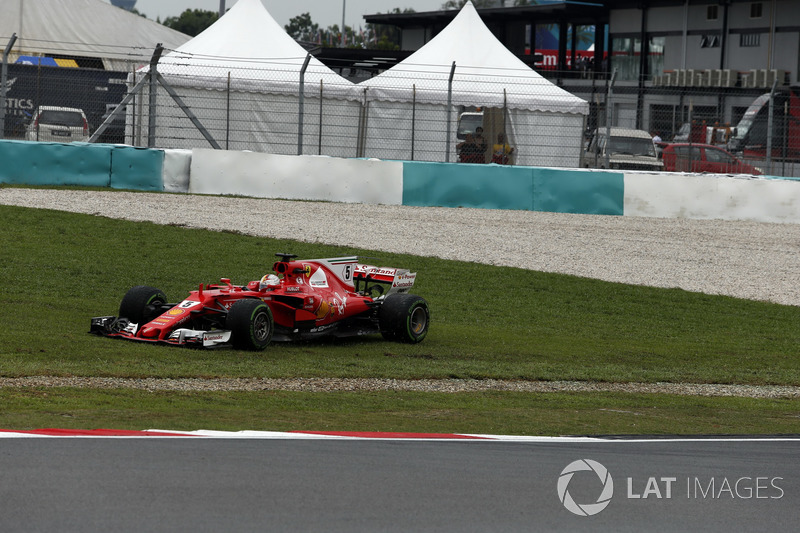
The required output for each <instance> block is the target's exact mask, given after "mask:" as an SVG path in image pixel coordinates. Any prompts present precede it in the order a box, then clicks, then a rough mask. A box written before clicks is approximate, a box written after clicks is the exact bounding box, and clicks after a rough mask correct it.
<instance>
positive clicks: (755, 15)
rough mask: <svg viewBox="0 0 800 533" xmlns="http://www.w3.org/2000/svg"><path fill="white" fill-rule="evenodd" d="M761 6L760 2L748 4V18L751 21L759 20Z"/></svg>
mask: <svg viewBox="0 0 800 533" xmlns="http://www.w3.org/2000/svg"><path fill="white" fill-rule="evenodd" d="M762 6H763V4H762V3H761V2H753V3H752V4H750V18H751V19H760V18H761V16H762V9H763V8H762Z"/></svg>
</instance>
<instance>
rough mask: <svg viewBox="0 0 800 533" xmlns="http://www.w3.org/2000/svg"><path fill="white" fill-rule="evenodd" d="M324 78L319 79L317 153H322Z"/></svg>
mask: <svg viewBox="0 0 800 533" xmlns="http://www.w3.org/2000/svg"><path fill="white" fill-rule="evenodd" d="M322 83H323V82H322V78H320V80H319V134H318V135H317V137H318V141H319V142H318V147H317V155H322Z"/></svg>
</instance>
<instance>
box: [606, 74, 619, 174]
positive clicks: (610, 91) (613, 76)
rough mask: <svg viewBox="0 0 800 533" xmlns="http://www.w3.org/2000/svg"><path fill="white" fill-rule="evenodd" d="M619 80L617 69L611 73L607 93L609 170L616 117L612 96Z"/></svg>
mask: <svg viewBox="0 0 800 533" xmlns="http://www.w3.org/2000/svg"><path fill="white" fill-rule="evenodd" d="M616 79H617V69H614V72H612V73H611V79H610V80H609V81H608V90H607V91H606V146H605V150H604V152H605V165H606V168H608V167H609V166H610V165H611V160H610V157H611V146H610V145H611V122H612V121H613V120H614V116H613V114H612V113H611V108H612V106H613V104H612V103H611V96H612V95H613V94H614V81H615V80H616Z"/></svg>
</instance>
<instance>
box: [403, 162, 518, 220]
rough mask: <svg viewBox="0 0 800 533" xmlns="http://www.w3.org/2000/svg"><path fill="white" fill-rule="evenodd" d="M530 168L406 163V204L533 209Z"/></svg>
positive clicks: (404, 195) (404, 177) (404, 201)
mask: <svg viewBox="0 0 800 533" xmlns="http://www.w3.org/2000/svg"><path fill="white" fill-rule="evenodd" d="M531 171H532V169H531V168H529V167H511V166H501V165H473V164H463V163H459V164H454V163H422V162H404V163H403V205H415V206H442V207H479V208H484V209H521V210H531V209H533V176H532V172H531Z"/></svg>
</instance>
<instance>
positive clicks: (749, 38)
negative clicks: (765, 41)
mask: <svg viewBox="0 0 800 533" xmlns="http://www.w3.org/2000/svg"><path fill="white" fill-rule="evenodd" d="M739 46H741V47H743V48H744V47H749V46H761V34H760V33H742V34H740V35H739Z"/></svg>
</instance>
